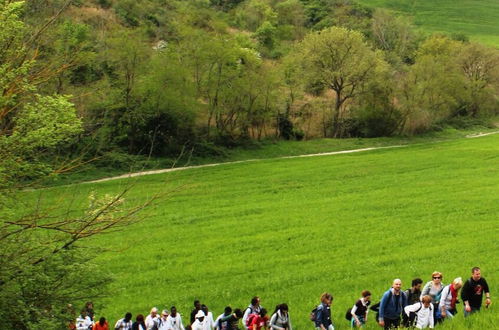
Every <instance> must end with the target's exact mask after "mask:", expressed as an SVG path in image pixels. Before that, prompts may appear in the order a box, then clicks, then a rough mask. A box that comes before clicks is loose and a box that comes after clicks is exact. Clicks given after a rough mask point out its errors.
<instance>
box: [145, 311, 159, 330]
mask: <svg viewBox="0 0 499 330" xmlns="http://www.w3.org/2000/svg"><path fill="white" fill-rule="evenodd" d="M158 325H159V315H158V309H157V308H156V307H153V308H151V313H150V314H149V315H147V317H146V330H154V329H158Z"/></svg>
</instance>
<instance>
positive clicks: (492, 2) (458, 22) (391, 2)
mask: <svg viewBox="0 0 499 330" xmlns="http://www.w3.org/2000/svg"><path fill="white" fill-rule="evenodd" d="M358 1H359V2H360V3H362V4H365V5H368V6H371V7H380V8H387V9H390V10H394V11H396V12H401V13H403V14H406V15H409V16H411V17H413V19H414V23H415V24H416V25H418V26H420V27H421V28H423V29H424V30H427V31H430V32H446V33H465V34H466V35H468V36H470V38H471V39H472V40H475V41H480V42H483V43H485V44H488V45H493V46H497V47H499V24H498V23H497V22H499V2H498V1H496V0H439V1H432V0H358Z"/></svg>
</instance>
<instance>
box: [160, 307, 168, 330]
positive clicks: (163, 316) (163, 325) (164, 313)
mask: <svg viewBox="0 0 499 330" xmlns="http://www.w3.org/2000/svg"><path fill="white" fill-rule="evenodd" d="M169 315H170V312H168V310H167V309H163V310H162V311H161V315H160V317H159V319H158V323H157V325H158V330H167V323H166V322H167V321H168V316H169Z"/></svg>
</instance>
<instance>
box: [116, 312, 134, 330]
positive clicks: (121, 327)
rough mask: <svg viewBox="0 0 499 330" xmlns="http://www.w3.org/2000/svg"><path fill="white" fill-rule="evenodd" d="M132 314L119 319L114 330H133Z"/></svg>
mask: <svg viewBox="0 0 499 330" xmlns="http://www.w3.org/2000/svg"><path fill="white" fill-rule="evenodd" d="M132 324H133V322H132V313H130V312H128V313H126V314H125V317H124V318H122V319H119V320H118V321H117V322H116V324H115V326H114V330H131V329H132Z"/></svg>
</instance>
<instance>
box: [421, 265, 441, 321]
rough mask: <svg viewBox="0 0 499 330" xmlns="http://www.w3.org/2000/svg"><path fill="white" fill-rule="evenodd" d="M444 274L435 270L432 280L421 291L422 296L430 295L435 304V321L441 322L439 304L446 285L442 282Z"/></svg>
mask: <svg viewBox="0 0 499 330" xmlns="http://www.w3.org/2000/svg"><path fill="white" fill-rule="evenodd" d="M442 280H443V275H442V273H440V272H437V271H434V272H433V273H432V274H431V281H429V282H427V283H426V284H425V286H424V287H423V290H422V291H421V298H422V297H423V296H426V295H428V296H430V297H431V299H432V304H433V313H435V314H434V315H433V317H434V319H435V323H437V322H441V319H440V313H439V312H438V305H439V304H440V296H441V294H442V290H443V289H444V285H443V284H442Z"/></svg>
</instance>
